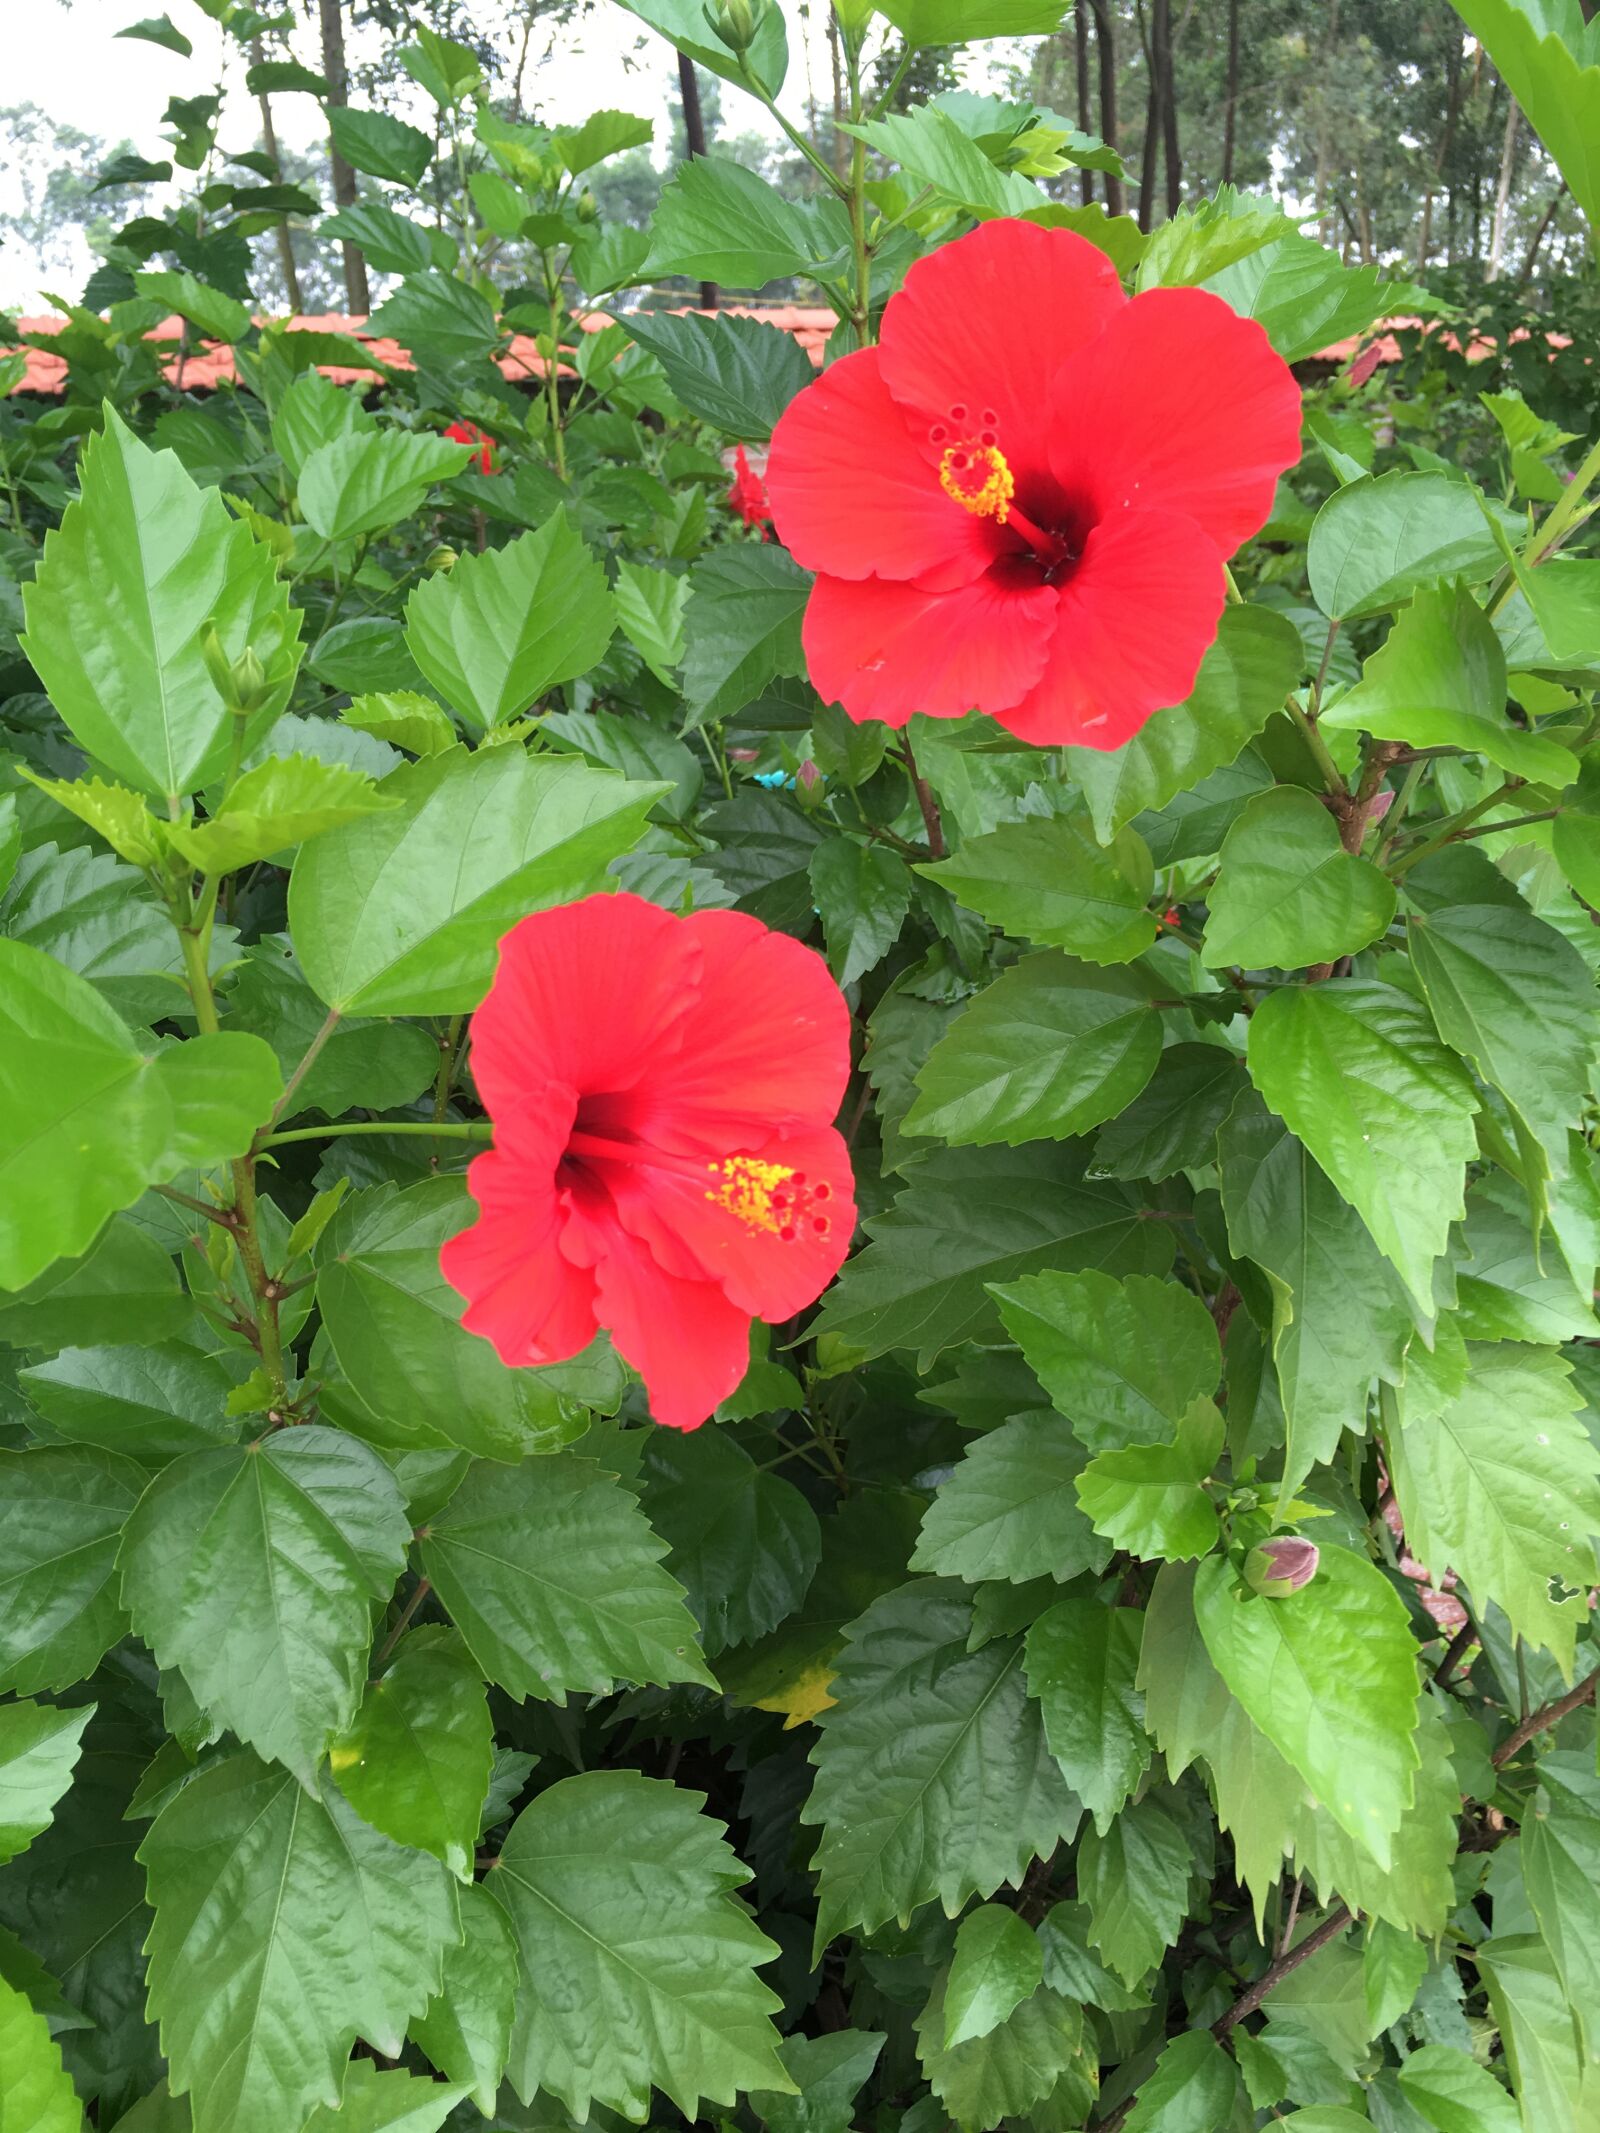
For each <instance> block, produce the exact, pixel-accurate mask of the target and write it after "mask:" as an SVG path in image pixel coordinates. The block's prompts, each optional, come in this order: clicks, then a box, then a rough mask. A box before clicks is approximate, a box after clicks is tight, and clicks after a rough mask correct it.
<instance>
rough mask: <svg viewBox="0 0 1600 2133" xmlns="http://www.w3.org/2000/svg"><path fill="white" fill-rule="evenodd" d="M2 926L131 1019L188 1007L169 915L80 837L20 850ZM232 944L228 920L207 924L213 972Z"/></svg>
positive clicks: (0, 914) (0, 910)
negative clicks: (61, 845)
mask: <svg viewBox="0 0 1600 2133" xmlns="http://www.w3.org/2000/svg"><path fill="white" fill-rule="evenodd" d="M0 932H3V933H5V934H6V935H7V936H8V937H9V938H10V939H12V940H14V941H18V942H21V943H23V944H24V945H25V946H26V947H28V948H30V949H40V950H42V951H43V952H44V954H45V955H47V956H49V957H50V958H51V959H52V961H53V962H54V963H55V964H56V965H58V966H61V967H64V968H65V969H66V970H68V971H74V972H76V973H77V975H78V976H79V977H80V978H87V979H88V980H89V981H90V983H91V984H92V985H93V987H94V989H95V991H96V992H97V993H98V994H99V995H100V997H101V998H102V999H103V1000H105V1001H106V1002H108V1003H109V1004H110V1005H111V1006H112V1007H114V1008H115V1009H116V1010H117V1013H118V1015H119V1016H120V1017H121V1018H122V1020H123V1021H124V1022H126V1023H128V1024H129V1025H130V1026H132V1027H135V1028H138V1027H140V1026H143V1025H148V1024H150V1023H153V1022H156V1021H158V1020H160V1019H162V1018H164V1017H165V1016H167V1015H169V1014H173V1013H186V1012H187V1011H188V1007H189V1002H188V1000H187V999H186V997H185V988H184V979H183V951H182V946H181V943H180V941H179V938H178V935H177V932H176V930H175V928H174V927H173V925H172V921H171V919H170V917H169V916H168V914H167V913H166V912H165V911H163V910H162V908H161V906H160V905H159V904H158V903H157V902H156V900H155V897H154V896H153V895H151V894H150V893H148V891H147V889H146V887H145V884H144V883H143V882H141V881H139V880H138V879H137V877H136V876H135V875H134V874H133V872H132V871H131V869H129V868H128V867H125V866H123V865H122V863H121V862H120V861H119V860H117V859H114V858H113V857H112V855H111V854H110V853H109V852H93V851H90V850H88V849H87V848H86V847H85V846H81V845H80V846H75V847H72V848H71V849H69V850H67V851H64V852H58V851H57V850H56V848H55V846H54V845H50V844H41V845H36V846H35V847H34V849H33V850H32V851H29V852H24V853H23V855H22V858H21V860H20V862H19V863H18V866H17V870H16V874H15V876H14V878H13V880H12V883H11V887H10V889H9V890H8V891H7V892H6V894H5V896H4V898H3V899H0ZM231 945H232V930H231V928H229V927H227V926H226V925H224V926H219V927H216V928H214V929H213V932H212V939H211V955H210V964H211V970H212V974H213V976H215V975H216V973H217V972H218V970H219V969H220V967H221V966H222V964H224V963H225V962H226V960H227V953H228V949H229V948H230V947H231Z"/></svg>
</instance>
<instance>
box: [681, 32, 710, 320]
mask: <svg viewBox="0 0 1600 2133" xmlns="http://www.w3.org/2000/svg"><path fill="white" fill-rule="evenodd" d="M678 89H679V92H680V94H681V95H682V98H683V138H684V141H685V143H686V145H687V147H688V150H689V153H690V155H691V156H703V155H704V154H705V152H706V122H705V115H704V113H703V112H702V111H701V109H700V83H699V80H698V78H697V77H696V75H695V71H694V61H693V60H692V59H691V58H690V57H689V56H688V54H687V53H686V52H680V53H679V54H678ZM700 303H701V307H702V309H704V310H706V311H715V310H716V308H717V285H716V283H715V282H714V281H703V282H702V283H701V284H700Z"/></svg>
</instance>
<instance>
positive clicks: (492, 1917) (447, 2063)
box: [411, 1881, 517, 2118]
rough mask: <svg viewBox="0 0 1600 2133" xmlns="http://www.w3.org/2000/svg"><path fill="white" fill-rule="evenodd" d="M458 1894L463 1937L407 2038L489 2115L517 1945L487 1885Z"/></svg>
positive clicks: (506, 2040)
mask: <svg viewBox="0 0 1600 2133" xmlns="http://www.w3.org/2000/svg"><path fill="white" fill-rule="evenodd" d="M459 1893H460V1898H461V1930H462V1938H461V1940H460V1941H459V1942H458V1943H457V1945H456V1946H455V1947H453V1948H447V1949H446V1950H445V1955H444V1981H443V1984H442V1986H441V1988H440V1991H439V1995H438V1997H437V1998H436V1999H433V2000H430V2001H429V2002H428V2006H427V2009H426V2011H425V2012H424V2013H423V2014H421V2015H419V2016H417V2017H416V2018H415V2019H414V2020H413V2022H412V2024H411V2037H412V2041H413V2042H414V2043H416V2044H419V2045H420V2046H421V2047H422V2049H423V2051H424V2052H426V2053H427V2055H428V2057H429V2058H430V2059H431V2060H432V2061H433V2063H434V2065H435V2066H436V2067H438V2069H439V2071H440V2072H441V2073H442V2074H447V2075H448V2076H449V2077H450V2079H451V2080H452V2081H459V2082H461V2083H462V2084H463V2085H464V2086H465V2087H466V2088H467V2089H469V2090H470V2092H471V2095H472V2100H473V2102H474V2103H475V2104H476V2105H477V2106H478V2109H479V2110H480V2111H481V2112H482V2113H483V2115H484V2116H485V2117H486V2118H487V2117H489V2116H490V2115H491V2114H492V2113H493V2111H494V2104H495V2096H496V2094H497V2092H498V2090H499V2087H500V2083H501V2079H502V2077H503V2076H504V2074H505V2070H506V2059H507V2057H508V2055H509V2053H510V2050H511V2017H512V2009H513V2006H514V2004H515V2001H516V1995H517V1949H516V1943H515V1941H514V1940H513V1939H512V1937H511V1927H510V1924H509V1922H508V1921H507V1918H506V1914H505V1913H504V1911H502V1910H501V1908H500V1906H499V1905H498V1904H497V1903H496V1902H495V1901H494V1899H493V1898H492V1897H491V1896H490V1894H489V1892H488V1890H487V1889H485V1888H483V1887H482V1886H481V1885H480V1884H479V1883H478V1882H475V1881H474V1882H468V1883H466V1884H464V1885H463V1887H462V1888H461V1890H460V1892H459Z"/></svg>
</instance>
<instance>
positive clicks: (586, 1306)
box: [439, 1089, 599, 1368]
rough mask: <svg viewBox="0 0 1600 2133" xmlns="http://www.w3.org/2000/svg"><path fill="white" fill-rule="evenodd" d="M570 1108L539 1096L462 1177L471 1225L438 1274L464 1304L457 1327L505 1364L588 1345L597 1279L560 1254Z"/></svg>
mask: <svg viewBox="0 0 1600 2133" xmlns="http://www.w3.org/2000/svg"><path fill="white" fill-rule="evenodd" d="M576 1109H577V1099H576V1097H574V1095H573V1093H572V1091H571V1090H570V1089H546V1090H543V1091H542V1092H541V1094H540V1099H539V1102H538V1104H537V1106H530V1107H527V1108H525V1109H524V1111H523V1112H522V1113H521V1114H520V1115H519V1116H518V1118H517V1119H516V1120H515V1121H514V1122H513V1123H512V1124H511V1125H509V1126H506V1127H499V1128H497V1141H498V1143H499V1144H498V1145H497V1146H496V1147H495V1148H494V1149H492V1150H491V1151H490V1153H489V1154H487V1155H480V1156H479V1157H478V1158H477V1159H476V1161H475V1162H473V1163H472V1164H471V1165H470V1167H469V1168H468V1171H467V1187H468V1190H469V1191H470V1192H471V1194H472V1197H473V1199H474V1200H476V1201H477V1203H478V1208H479V1213H478V1218H477V1220H476V1221H475V1222H474V1223H473V1224H472V1225H471V1226H470V1227H469V1228H467V1229H464V1230H461V1231H459V1232H458V1233H457V1235H455V1236H454V1237H451V1238H450V1239H449V1240H448V1241H447V1242H446V1244H445V1245H444V1246H443V1248H442V1250H441V1251H440V1254H439V1265H440V1269H441V1271H442V1272H443V1274H444V1278H445V1280H446V1281H448V1282H449V1284H450V1286H451V1287H452V1288H453V1289H457V1290H459V1291H460V1293H461V1294H462V1295H463V1296H464V1297H465V1298H466V1299H467V1308H466V1310H465V1311H464V1312H463V1313H462V1319H461V1322H462V1324H463V1325H464V1326H466V1327H467V1329H468V1330H469V1331H470V1332H472V1333H477V1334H481V1335H482V1337H483V1338H484V1339H485V1340H487V1341H489V1342H491V1343H492V1344H493V1346H494V1349H495V1352H496V1353H497V1354H498V1355H499V1357H500V1360H501V1361H502V1362H503V1363H509V1364H511V1365H512V1366H513V1367H514V1368H515V1367H519V1366H521V1365H522V1364H525V1363H562V1362H565V1361H567V1359H568V1358H569V1357H571V1356H574V1355H577V1354H579V1353H580V1352H581V1351H582V1350H583V1349H585V1348H587V1347H588V1345H589V1343H590V1341H592V1340H593V1339H594V1336H595V1333H596V1330H597V1328H598V1324H599V1321H598V1320H597V1318H596V1316H595V1283H594V1276H593V1275H592V1274H591V1273H590V1272H589V1271H588V1270H587V1269H586V1268H583V1267H579V1266H574V1265H573V1263H572V1262H571V1260H570V1259H568V1258H567V1256H566V1255H565V1254H564V1253H563V1252H562V1250H561V1249H560V1241H559V1240H560V1234H561V1230H562V1227H563V1225H564V1223H565V1219H566V1216H565V1211H564V1207H563V1203H562V1198H561V1195H560V1193H559V1191H558V1189H557V1186H556V1182H555V1179H556V1165H557V1163H558V1162H559V1161H560V1160H561V1152H562V1150H563V1148H564V1147H565V1145H566V1138H567V1134H568V1133H569V1131H570V1130H571V1127H572V1120H573V1114H574V1112H575V1111H576Z"/></svg>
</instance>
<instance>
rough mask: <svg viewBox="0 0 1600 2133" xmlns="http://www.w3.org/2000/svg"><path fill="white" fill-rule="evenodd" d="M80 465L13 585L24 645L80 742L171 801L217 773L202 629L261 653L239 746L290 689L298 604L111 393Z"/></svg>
mask: <svg viewBox="0 0 1600 2133" xmlns="http://www.w3.org/2000/svg"><path fill="white" fill-rule="evenodd" d="M78 480H79V490H80V493H79V495H78V497H77V498H76V499H75V500H74V501H73V502H72V503H70V504H69V505H68V506H67V509H66V513H65V515H64V516H63V518H62V521H61V524H60V525H59V526H58V527H57V528H56V530H55V531H54V532H53V533H50V534H48V535H47V536H46V538H45V547H44V555H43V558H42V560H41V562H40V564H39V569H38V573H37V575H36V577H35V578H34V579H33V581H32V583H31V584H29V585H26V586H25V587H24V588H23V605H24V607H25V608H26V611H27V618H28V633H27V636H26V637H25V638H24V639H23V649H24V650H25V651H26V653H27V655H28V657H29V659H30V660H31V661H32V662H33V665H34V667H35V668H36V669H37V670H38V674H39V677H40V679H41V681H42V682H43V683H44V686H45V687H46V689H48V690H49V692H50V696H51V700H52V701H53V703H54V704H55V707H56V709H57V711H58V712H59V713H60V714H61V717H62V719H63V721H64V722H65V724H66V725H67V727H68V728H69V729H70V731H71V733H72V735H73V737H74V739H75V740H77V742H78V743H79V745H80V746H81V747H82V748H83V749H84V750H85V751H86V752H87V753H88V754H89V755H90V756H92V757H93V758H94V759H95V761H96V762H97V763H98V764H100V765H101V766H102V767H103V768H105V769H106V770H108V771H109V772H110V773H111V775H112V776H113V777H115V778H118V779H121V780H122V781H123V783H125V784H128V785H132V786H135V787H137V788H138V790H139V791H141V792H147V793H153V794H155V795H156V796H157V797H158V798H161V799H164V800H166V801H167V802H169V803H171V802H175V801H177V800H178V799H181V798H182V797H183V796H184V795H185V794H188V793H191V792H194V791H195V790H196V789H197V788H198V787H200V786H202V785H205V784H207V783H209V781H210V780H211V779H213V778H215V777H217V776H219V775H220V774H221V772H222V771H223V769H224V768H225V766H226V764H227V760H228V750H229V746H230V742H231V740H232V725H233V715H232V713H231V712H230V711H229V709H228V706H227V705H226V704H225V703H224V701H223V699H222V697H221V695H220V694H219V693H218V690H217V685H216V683H215V682H214V681H213V680H212V678H211V674H210V671H209V670H208V668H207V666H206V662H205V659H204V657H203V656H202V654H201V649H200V642H201V638H202V636H203V635H204V633H205V631H206V630H207V629H208V628H213V629H215V631H216V633H217V638H218V641H219V642H220V644H221V646H222V651H223V654H224V656H225V657H226V658H227V659H228V660H230V661H232V660H236V659H238V658H239V657H240V655H241V654H242V653H243V652H245V651H246V650H247V649H248V650H251V651H254V652H255V654H256V655H257V657H258V658H259V659H260V661H261V663H262V665H263V667H264V668H265V671H266V675H267V681H268V685H269V694H268V695H267V697H266V699H265V701H264V702H263V703H262V705H261V707H260V708H259V709H258V710H256V711H255V712H252V714H251V716H250V718H249V720H248V721H247V722H246V727H245V737H246V745H247V746H248V745H249V743H250V742H251V741H253V740H254V739H255V738H256V737H257V736H258V735H259V734H261V733H264V732H265V731H266V730H267V728H268V727H270V726H271V724H272V722H273V720H274V719H275V718H276V717H277V716H278V714H279V713H280V712H281V711H282V710H283V709H284V707H285V705H286V704H287V703H288V700H289V692H290V690H291V688H292V687H293V685H294V677H295V670H296V668H297V667H298V665H299V663H300V644H299V635H298V632H299V618H298V615H297V614H296V613H294V612H293V611H291V609H290V606H289V595H288V589H287V587H286V586H285V585H284V584H283V583H282V581H281V580H280V579H279V577H278V575H277V568H276V563H275V560H274V557H273V554H272V551H271V549H270V548H268V547H266V546H265V545H264V544H263V543H262V542H259V541H257V540H256V539H255V537H254V536H253V535H252V533H251V532H250V529H249V527H248V526H245V525H243V524H242V523H241V522H240V521H239V520H238V519H236V518H234V517H233V516H232V514H231V513H230V512H229V510H228V508H227V506H226V505H225V504H224V503H223V501H222V498H221V496H220V495H219V494H218V493H217V491H216V490H215V489H201V488H199V487H197V486H196V484H195V483H194V482H193V481H192V480H191V479H190V477H189V475H188V474H187V473H185V471H184V469H183V467H182V465H181V464H180V463H179V461H178V459H177V458H176V457H175V456H174V454H173V453H171V452H152V451H151V450H150V449H149V448H148V446H146V445H143V444H141V443H140V442H139V440H138V439H137V438H136V437H135V436H134V435H133V433H132V432H131V431H130V430H129V429H128V428H127V427H126V426H125V424H124V423H123V422H122V421H121V419H120V418H119V417H118V415H117V414H116V413H115V412H114V411H113V410H111V409H109V408H108V409H107V411H106V417H105V428H104V430H103V431H102V433H101V434H100V436H98V437H94V438H91V439H90V440H89V441H88V442H87V443H86V444H85V445H84V447H83V450H82V453H81V454H80V456H79V462H78Z"/></svg>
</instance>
